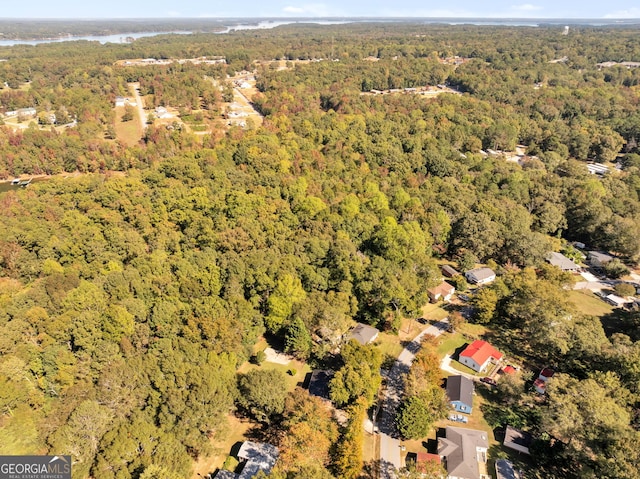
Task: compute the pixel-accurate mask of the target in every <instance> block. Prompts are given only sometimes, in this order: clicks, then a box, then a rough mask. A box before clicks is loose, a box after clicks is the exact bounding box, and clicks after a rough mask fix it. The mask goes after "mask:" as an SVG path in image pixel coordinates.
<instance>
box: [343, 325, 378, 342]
mask: <svg viewBox="0 0 640 479" xmlns="http://www.w3.org/2000/svg"><path fill="white" fill-rule="evenodd" d="M379 332H380V331H378V330H377V329H376V328H374V327H373V326H369V325H367V324H362V323H358V324H356V327H355V328H353V329H352V330H351V333H349V339H355V340H356V341H358V342H359V343H360V344H362V345H363V346H364V345H365V344H369V343H370V342H371V341H373V340H374V339H375V337H376V336H377V335H378V333H379Z"/></svg>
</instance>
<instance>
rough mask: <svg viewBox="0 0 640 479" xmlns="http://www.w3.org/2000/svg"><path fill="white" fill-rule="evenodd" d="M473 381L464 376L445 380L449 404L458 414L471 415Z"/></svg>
mask: <svg viewBox="0 0 640 479" xmlns="http://www.w3.org/2000/svg"><path fill="white" fill-rule="evenodd" d="M473 389H474V387H473V381H472V380H471V379H468V378H466V377H464V376H459V375H458V376H449V377H448V378H447V397H448V398H449V404H451V406H452V407H453V409H455V410H456V411H458V412H461V413H464V414H471V412H472V411H473Z"/></svg>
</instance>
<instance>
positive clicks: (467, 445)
mask: <svg viewBox="0 0 640 479" xmlns="http://www.w3.org/2000/svg"><path fill="white" fill-rule="evenodd" d="M488 448H489V441H488V437H487V433H486V432H484V431H477V430H475V429H463V428H460V427H451V426H449V427H447V429H446V437H445V438H440V439H439V441H438V454H439V455H440V457H446V464H447V472H448V473H449V476H453V477H464V478H467V479H480V467H479V464H478V462H479V461H478V459H480V458H482V459H484V460H483V461H482V462H485V461H486V457H485V456H479V455H480V454H485V453H486V450H487V449H488ZM479 450H480V451H479Z"/></svg>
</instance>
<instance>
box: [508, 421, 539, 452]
mask: <svg viewBox="0 0 640 479" xmlns="http://www.w3.org/2000/svg"><path fill="white" fill-rule="evenodd" d="M532 442H533V436H532V435H531V434H529V433H528V432H525V431H520V430H519V429H516V428H514V427H511V426H507V428H506V430H505V433H504V442H503V444H504V447H508V448H509V449H513V450H514V451H518V452H521V453H523V454H527V455H529V454H530V452H529V447H531V443H532Z"/></svg>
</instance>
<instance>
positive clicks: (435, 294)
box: [427, 281, 456, 303]
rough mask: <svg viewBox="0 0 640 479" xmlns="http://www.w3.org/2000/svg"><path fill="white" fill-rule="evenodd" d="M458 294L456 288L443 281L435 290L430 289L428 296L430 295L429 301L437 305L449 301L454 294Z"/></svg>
mask: <svg viewBox="0 0 640 479" xmlns="http://www.w3.org/2000/svg"><path fill="white" fill-rule="evenodd" d="M455 292H456V288H455V287H453V286H452V285H450V284H449V283H447V282H446V281H443V282H442V283H440V284H439V285H438V286H436V287H434V288H430V289H428V290H427V294H428V295H429V300H430V301H431V302H432V303H437V302H438V301H440V300H442V301H449V300H450V299H451V297H452V296H453V293H455Z"/></svg>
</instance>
